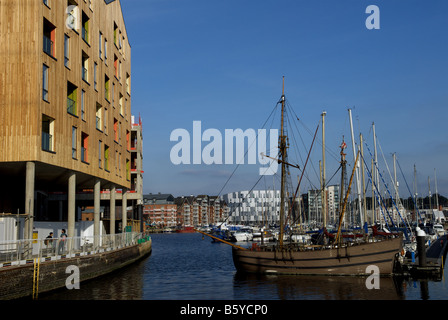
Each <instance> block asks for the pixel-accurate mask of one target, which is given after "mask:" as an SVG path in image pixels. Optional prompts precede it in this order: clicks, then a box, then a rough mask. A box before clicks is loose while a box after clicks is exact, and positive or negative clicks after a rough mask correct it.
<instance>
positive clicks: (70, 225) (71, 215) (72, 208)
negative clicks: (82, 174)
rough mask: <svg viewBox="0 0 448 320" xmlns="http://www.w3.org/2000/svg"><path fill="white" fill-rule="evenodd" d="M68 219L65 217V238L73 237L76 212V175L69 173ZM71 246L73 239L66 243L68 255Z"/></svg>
mask: <svg viewBox="0 0 448 320" xmlns="http://www.w3.org/2000/svg"><path fill="white" fill-rule="evenodd" d="M67 195H68V196H67V200H68V201H67V202H68V208H67V209H68V210H67V212H68V217H67V236H68V237H69V238H73V237H75V236H76V235H75V212H76V173H75V172H71V173H70V176H69V177H68V193H67ZM72 245H73V239H72V240H71V241H68V243H67V251H68V252H69V253H70V252H71V249H72Z"/></svg>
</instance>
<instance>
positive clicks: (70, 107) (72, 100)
mask: <svg viewBox="0 0 448 320" xmlns="http://www.w3.org/2000/svg"><path fill="white" fill-rule="evenodd" d="M77 92H78V88H77V87H76V86H75V85H74V84H72V83H70V82H67V112H68V113H70V114H71V115H74V116H76V115H77V110H76V101H77V96H78V94H77Z"/></svg>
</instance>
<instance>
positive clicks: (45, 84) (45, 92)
mask: <svg viewBox="0 0 448 320" xmlns="http://www.w3.org/2000/svg"><path fill="white" fill-rule="evenodd" d="M42 99H44V100H45V101H48V66H47V65H45V64H44V65H43V68H42Z"/></svg>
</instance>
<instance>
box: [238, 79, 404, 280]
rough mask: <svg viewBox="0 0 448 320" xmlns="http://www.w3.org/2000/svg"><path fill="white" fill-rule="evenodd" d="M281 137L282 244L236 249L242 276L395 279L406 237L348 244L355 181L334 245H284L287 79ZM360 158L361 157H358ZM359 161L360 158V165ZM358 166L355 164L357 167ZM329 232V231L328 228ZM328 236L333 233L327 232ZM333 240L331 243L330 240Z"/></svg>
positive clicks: (280, 238) (377, 238)
mask: <svg viewBox="0 0 448 320" xmlns="http://www.w3.org/2000/svg"><path fill="white" fill-rule="evenodd" d="M281 104H282V115H281V134H280V137H279V159H278V162H279V163H281V192H280V197H281V207H280V235H279V240H278V243H276V244H273V245H272V244H266V245H258V244H256V243H254V244H253V245H252V247H251V248H250V249H246V248H243V247H238V246H233V247H232V254H233V261H234V264H235V267H236V269H237V270H238V272H247V273H261V274H266V273H270V274H304V275H311V274H313V275H370V274H371V272H368V271H367V270H369V269H366V268H367V267H369V266H376V267H377V268H378V269H377V270H378V272H379V274H380V275H391V274H392V273H393V272H394V266H395V263H396V262H397V259H396V257H397V256H398V254H399V253H400V252H401V250H402V243H403V240H402V235H401V234H399V235H391V236H380V237H367V236H366V235H364V236H363V237H362V239H359V241H344V238H343V236H342V234H341V223H342V221H343V215H344V211H345V207H346V203H347V196H348V194H349V192H350V185H351V182H352V180H353V173H354V171H353V172H352V175H351V179H350V185H349V188H348V190H347V195H346V197H345V202H344V205H343V208H342V210H341V213H340V218H339V228H338V232H337V234H336V236H335V237H334V238H333V241H332V243H331V241H330V244H323V245H311V244H297V243H284V237H283V234H284V225H285V221H284V220H285V203H286V202H285V200H286V194H285V191H284V189H285V188H284V186H285V180H286V170H287V169H286V166H287V165H289V164H288V163H287V137H286V135H285V130H284V119H283V117H284V110H285V92H284V78H283V89H282V97H281ZM358 156H359V153H358ZM357 161H358V157H357V159H356V162H357ZM356 162H355V163H356ZM341 163H345V154H344V153H343V149H342V151H341ZM324 230H325V228H324ZM325 234H326V235H327V236H328V235H329V233H328V232H325ZM330 240H331V239H330Z"/></svg>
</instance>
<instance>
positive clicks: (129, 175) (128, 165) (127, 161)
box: [126, 159, 131, 181]
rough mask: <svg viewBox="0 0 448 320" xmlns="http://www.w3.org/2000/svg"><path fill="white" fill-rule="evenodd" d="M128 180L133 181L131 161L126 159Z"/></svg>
mask: <svg viewBox="0 0 448 320" xmlns="http://www.w3.org/2000/svg"><path fill="white" fill-rule="evenodd" d="M126 180H127V181H130V180H131V161H130V160H129V159H126Z"/></svg>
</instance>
